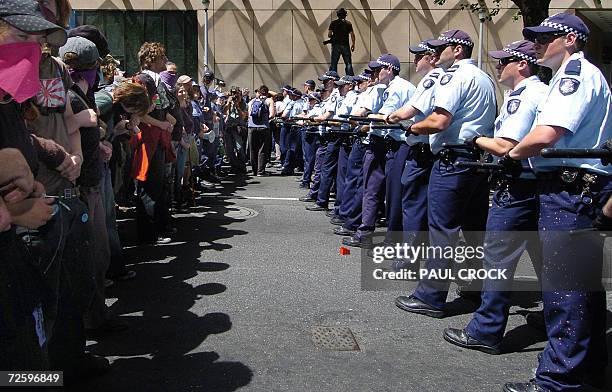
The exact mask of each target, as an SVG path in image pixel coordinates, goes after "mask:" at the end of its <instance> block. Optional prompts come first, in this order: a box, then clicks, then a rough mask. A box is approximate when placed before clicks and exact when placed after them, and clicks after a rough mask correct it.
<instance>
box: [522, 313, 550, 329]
mask: <svg viewBox="0 0 612 392" xmlns="http://www.w3.org/2000/svg"><path fill="white" fill-rule="evenodd" d="M525 322H527V325H529V326H530V327H531V328H533V329H537V330H538V331H540V332H544V333H546V323H545V322H544V312H542V311H539V312H530V313H527V314H526V315H525Z"/></svg>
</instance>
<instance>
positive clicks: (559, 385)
mask: <svg viewBox="0 0 612 392" xmlns="http://www.w3.org/2000/svg"><path fill="white" fill-rule="evenodd" d="M591 192H592V199H593V203H592V204H585V201H584V199H583V198H582V197H581V195H580V193H581V190H577V191H575V190H568V189H567V188H564V187H563V186H562V185H561V181H560V180H558V179H556V180H542V181H539V183H538V193H539V198H540V220H539V229H540V238H541V240H542V274H541V275H542V279H541V283H542V299H543V302H544V319H545V322H546V333H547V335H548V344H547V345H546V348H545V349H544V351H543V353H542V359H541V361H540V364H539V366H538V370H537V372H536V383H537V384H538V385H540V386H542V387H544V388H548V389H549V390H551V391H575V390H581V386H582V383H583V381H582V380H583V379H585V378H586V379H588V378H589V375H596V374H605V367H606V364H607V362H608V351H607V345H606V314H607V312H606V293H605V291H604V290H603V286H602V284H601V279H602V263H603V255H602V254H603V251H602V249H603V238H602V237H601V236H599V235H597V234H596V233H590V234H588V233H587V234H576V235H574V234H571V233H570V232H569V231H570V230H579V229H585V228H590V227H591V224H592V221H593V219H594V218H595V216H596V214H597V213H598V212H599V211H601V208H602V207H603V205H604V204H605V203H606V201H607V200H608V199H609V198H610V196H611V195H612V182H611V181H610V180H609V179H608V178H606V177H603V176H602V177H600V178H599V179H598V180H597V182H596V184H594V185H593V186H591Z"/></svg>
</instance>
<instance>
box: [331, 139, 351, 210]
mask: <svg viewBox="0 0 612 392" xmlns="http://www.w3.org/2000/svg"><path fill="white" fill-rule="evenodd" d="M350 154H351V144H349V143H348V142H347V141H343V142H341V145H340V152H339V153H338V170H337V172H336V200H335V201H334V215H335V216H339V210H340V205H342V198H343V197H344V188H345V187H346V175H347V173H348V159H349V156H350Z"/></svg>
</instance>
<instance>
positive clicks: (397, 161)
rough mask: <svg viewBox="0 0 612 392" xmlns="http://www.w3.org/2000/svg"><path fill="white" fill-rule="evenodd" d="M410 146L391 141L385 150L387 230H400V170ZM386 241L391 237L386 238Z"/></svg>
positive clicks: (402, 168)
mask: <svg viewBox="0 0 612 392" xmlns="http://www.w3.org/2000/svg"><path fill="white" fill-rule="evenodd" d="M409 151H410V146H408V145H407V144H406V143H404V142H392V144H391V146H390V148H389V151H387V162H386V164H385V178H386V185H385V186H386V204H385V205H386V210H385V211H386V214H385V215H386V217H387V232H388V233H391V232H400V231H402V230H403V226H402V191H403V190H402V172H403V171H404V166H405V165H406V159H407V158H408V152H409ZM387 242H393V241H391V238H387Z"/></svg>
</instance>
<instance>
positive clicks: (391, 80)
mask: <svg viewBox="0 0 612 392" xmlns="http://www.w3.org/2000/svg"><path fill="white" fill-rule="evenodd" d="M368 66H369V67H370V68H371V69H373V70H374V72H375V75H377V77H378V82H379V83H381V84H384V85H386V86H387V89H386V90H385V92H384V94H383V100H384V103H383V105H382V106H381V107H380V109H379V110H378V112H377V113H376V114H372V115H370V116H371V117H375V118H384V117H385V116H386V115H388V114H391V113H392V112H394V111H395V110H397V109H399V108H401V107H402V106H404V105H405V104H406V102H408V99H410V97H411V96H412V94H414V91H415V89H416V88H415V87H414V85H413V84H412V83H410V82H409V81H407V80H405V79H403V78H401V77H400V76H399V72H400V61H399V59H398V58H397V57H396V56H394V55H392V54H389V53H388V54H383V55H381V56H380V57H378V59H376V60H374V61H370V63H369V64H368ZM387 135H388V136H390V137H391V138H392V139H393V140H394V141H396V142H401V141H403V139H402V137H403V132H402V133H401V134H398V133H395V132H391V133H388V132H387V131H384V130H371V131H370V138H371V139H370V144H369V145H368V148H367V150H366V154H365V157H364V172H363V173H364V187H365V188H364V192H363V202H362V203H363V204H362V218H361V225H360V226H359V228H358V229H357V231H356V232H355V234H353V236H351V237H349V238H344V239H343V240H342V243H343V244H344V245H347V246H356V247H369V246H370V245H371V238H370V235H371V234H372V233H373V232H374V228H375V227H374V225H375V223H376V217H377V214H378V210H379V209H380V207H381V206H382V203H383V197H384V192H385V164H386V152H387V151H386V144H385V136H387ZM399 177H400V176H399V175H398V176H397V178H396V179H395V180H396V181H397V180H399ZM398 182H399V181H398ZM394 188H396V187H394ZM400 192H401V190H400Z"/></svg>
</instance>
